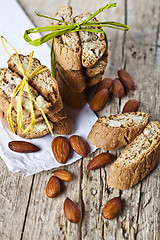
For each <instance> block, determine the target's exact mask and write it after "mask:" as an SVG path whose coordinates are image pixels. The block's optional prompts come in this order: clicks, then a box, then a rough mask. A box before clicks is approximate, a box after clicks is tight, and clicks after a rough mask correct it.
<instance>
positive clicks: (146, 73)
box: [0, 0, 160, 240]
mask: <svg viewBox="0 0 160 240" xmlns="http://www.w3.org/2000/svg"><path fill="white" fill-rule="evenodd" d="M18 2H19V3H20V4H21V6H22V7H23V9H24V10H25V12H26V13H27V14H28V16H29V17H30V19H31V20H32V21H33V23H34V24H35V25H36V26H45V25H48V24H50V21H49V20H46V19H41V18H38V17H37V16H35V14H34V10H37V11H38V12H40V13H43V14H46V15H50V16H52V15H53V14H54V13H55V12H56V11H57V9H58V8H59V7H60V6H61V5H72V6H73V10H74V12H75V14H78V13H81V12H84V11H90V12H94V11H95V10H97V9H98V8H100V7H101V6H104V5H105V4H106V1H104V0H101V1H97V0H92V1H90V0H85V1H83V4H82V2H81V1H78V0H68V1H65V0H59V1H56V0H45V1H42V0H34V1H32V0H18ZM107 2H113V1H107ZM98 18H99V19H100V20H115V21H120V22H126V23H127V24H128V25H129V26H130V30H129V31H128V32H127V33H125V32H123V31H118V30H111V29H106V32H107V36H108V40H109V64H108V67H107V69H106V71H105V74H104V76H105V77H112V78H116V77H117V71H118V69H120V68H123V67H124V68H125V69H126V70H127V71H128V72H129V73H130V74H131V76H132V77H133V79H134V82H135V84H136V91H135V92H128V93H127V94H126V95H125V96H124V97H123V98H122V100H118V99H117V98H114V97H113V96H110V100H109V102H108V103H107V105H106V107H105V109H103V110H102V111H101V112H99V113H98V114H99V116H102V115H104V114H106V115H107V116H109V115H110V114H116V113H118V112H121V110H122V109H123V106H124V104H125V103H126V101H128V100H129V99H132V98H134V99H137V100H139V101H140V110H142V111H146V112H148V113H149V114H150V120H160V2H159V0H154V1H145V0H140V1H131V0H121V1H117V8H114V9H110V10H107V13H106V14H101V15H100V16H99V17H98ZM100 152H102V151H101V150H99V149H98V150H97V151H96V152H95V153H93V154H91V155H89V156H87V157H85V158H81V159H80V160H79V161H77V162H76V163H74V164H72V165H70V166H66V167H65V169H66V170H68V171H70V172H71V173H73V174H74V178H73V180H72V181H71V182H68V183H65V184H64V186H62V188H63V192H62V194H60V195H59V196H57V197H56V198H55V199H49V198H47V197H46V195H45V187H46V184H47V181H48V179H49V178H50V176H51V175H52V174H51V171H48V172H42V173H40V174H36V175H35V176H32V177H24V176H23V175H22V174H21V173H18V174H12V173H10V172H9V170H8V169H7V168H6V167H5V165H4V163H3V162H2V161H0V171H1V177H0V183H1V190H0V203H1V208H0V239H1V240H6V239H7V240H8V239H11V240H18V239H21V240H31V239H32V240H44V239H47V240H51V239H52V240H59V239H60V240H63V239H64V240H66V239H68V240H74V239H76V240H81V239H83V240H95V239H96V240H99V239H102V240H106V239H107V240H108V239H109V240H114V239H116V240H121V239H129V240H134V239H135V240H136V239H137V240H146V239H147V240H150V239H153V240H158V239H159V236H160V190H159V185H160V164H159V165H158V166H157V167H156V168H155V170H154V171H152V172H151V173H150V174H149V176H147V177H146V178H145V179H144V180H143V181H142V182H141V183H139V184H137V185H136V186H134V187H133V188H131V189H128V190H123V191H120V190H117V189H110V188H108V186H107V178H108V174H109V165H108V166H106V167H105V168H102V169H97V170H94V171H90V172H88V171H87V164H88V162H89V161H90V160H91V159H92V158H93V157H94V156H96V155H97V154H99V153H100ZM120 152H121V150H118V151H111V153H112V155H113V156H114V158H116V157H117V156H119V154H120ZM117 196H121V198H122V200H123V208H122V211H121V213H120V214H119V216H118V217H117V218H115V219H113V220H111V221H108V220H106V219H104V218H103V217H102V209H103V207H104V205H105V204H106V202H107V201H108V200H110V199H112V198H113V197H117ZM66 197H69V198H71V199H72V200H73V201H75V202H76V203H77V205H78V206H79V208H80V209H81V211H82V213H83V218H82V221H81V222H80V223H79V224H76V225H75V224H71V223H70V222H68V221H67V220H66V218H65V217H64V212H63V202H64V200H65V198H66Z"/></svg>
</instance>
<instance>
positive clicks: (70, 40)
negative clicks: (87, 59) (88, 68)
mask: <svg viewBox="0 0 160 240" xmlns="http://www.w3.org/2000/svg"><path fill="white" fill-rule="evenodd" d="M55 18H57V19H59V20H62V21H67V22H72V23H74V21H73V16H72V8H71V7H70V6H63V7H60V8H59V10H58V12H57V13H56V14H55ZM52 25H65V23H61V22H58V21H52ZM54 53H55V56H56V61H57V62H58V63H59V64H60V65H61V66H62V67H63V68H64V70H81V69H82V64H81V46H80V40H79V37H78V34H77V32H73V33H66V34H63V35H60V36H58V37H56V38H55V39H54Z"/></svg>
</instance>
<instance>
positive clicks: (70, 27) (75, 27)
mask: <svg viewBox="0 0 160 240" xmlns="http://www.w3.org/2000/svg"><path fill="white" fill-rule="evenodd" d="M112 7H116V3H111V4H107V5H106V6H104V7H102V8H100V9H99V10H97V11H96V12H95V13H93V14H92V15H91V16H90V17H88V18H87V19H85V20H84V21H82V22H79V23H70V22H66V21H62V20H59V19H56V18H52V17H48V16H45V15H40V14H38V13H36V12H35V13H36V14H37V15H38V16H39V17H44V18H48V19H52V20H55V21H58V22H62V23H65V24H67V25H55V26H45V27H38V28H30V29H28V30H26V31H25V33H24V40H25V41H26V42H28V43H30V44H31V45H33V46H39V45H41V44H43V43H45V42H47V41H49V40H51V72H52V76H53V77H55V60H54V52H53V41H54V38H55V37H57V36H60V35H62V34H65V33H71V32H79V31H87V32H97V33H103V34H105V32H104V31H103V30H102V29H99V28H102V27H109V28H115V29H119V30H124V31H128V29H129V27H128V26H127V25H126V24H122V23H118V22H114V21H109V22H99V21H97V22H91V21H90V20H92V19H93V18H94V17H95V16H97V15H98V14H99V13H101V12H102V11H104V10H106V9H109V8H112ZM83 26H85V27H91V28H84V27H83ZM48 31H49V32H50V33H48V34H46V35H45V36H42V37H40V38H37V39H35V40H32V39H31V38H30V36H29V34H31V33H38V32H39V33H40V32H48ZM105 39H107V37H105ZM106 41H107V40H106ZM106 44H107V46H108V42H106Z"/></svg>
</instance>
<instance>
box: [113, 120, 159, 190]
mask: <svg viewBox="0 0 160 240" xmlns="http://www.w3.org/2000/svg"><path fill="white" fill-rule="evenodd" d="M159 158H160V123H159V122H156V121H153V122H150V123H149V124H148V125H147V126H146V128H145V129H144V131H143V132H142V133H141V134H140V135H139V136H137V137H136V138H135V139H134V140H133V141H132V142H131V143H130V144H129V145H128V146H127V147H126V148H125V150H124V151H123V152H122V154H121V155H120V156H119V157H118V159H117V160H116V161H115V162H114V163H113V164H112V165H111V167H110V172H109V178H108V185H109V186H110V187H112V188H118V189H127V188H130V187H132V186H134V185H135V184H137V183H138V182H139V181H141V180H143V179H144V178H145V177H146V176H147V175H148V174H149V173H150V172H151V171H152V170H153V169H154V168H155V166H156V165H157V163H158V161H159Z"/></svg>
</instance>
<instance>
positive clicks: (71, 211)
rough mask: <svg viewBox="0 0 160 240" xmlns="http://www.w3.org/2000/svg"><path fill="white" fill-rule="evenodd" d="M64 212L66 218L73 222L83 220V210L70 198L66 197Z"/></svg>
mask: <svg viewBox="0 0 160 240" xmlns="http://www.w3.org/2000/svg"><path fill="white" fill-rule="evenodd" d="M64 213H65V216H66V218H67V219H68V220H69V221H70V222H72V223H78V222H80V220H81V212H80V210H79V209H78V207H77V205H76V204H75V203H74V202H73V201H72V200H71V199H70V198H68V197H67V198H66V200H65V202H64Z"/></svg>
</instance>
